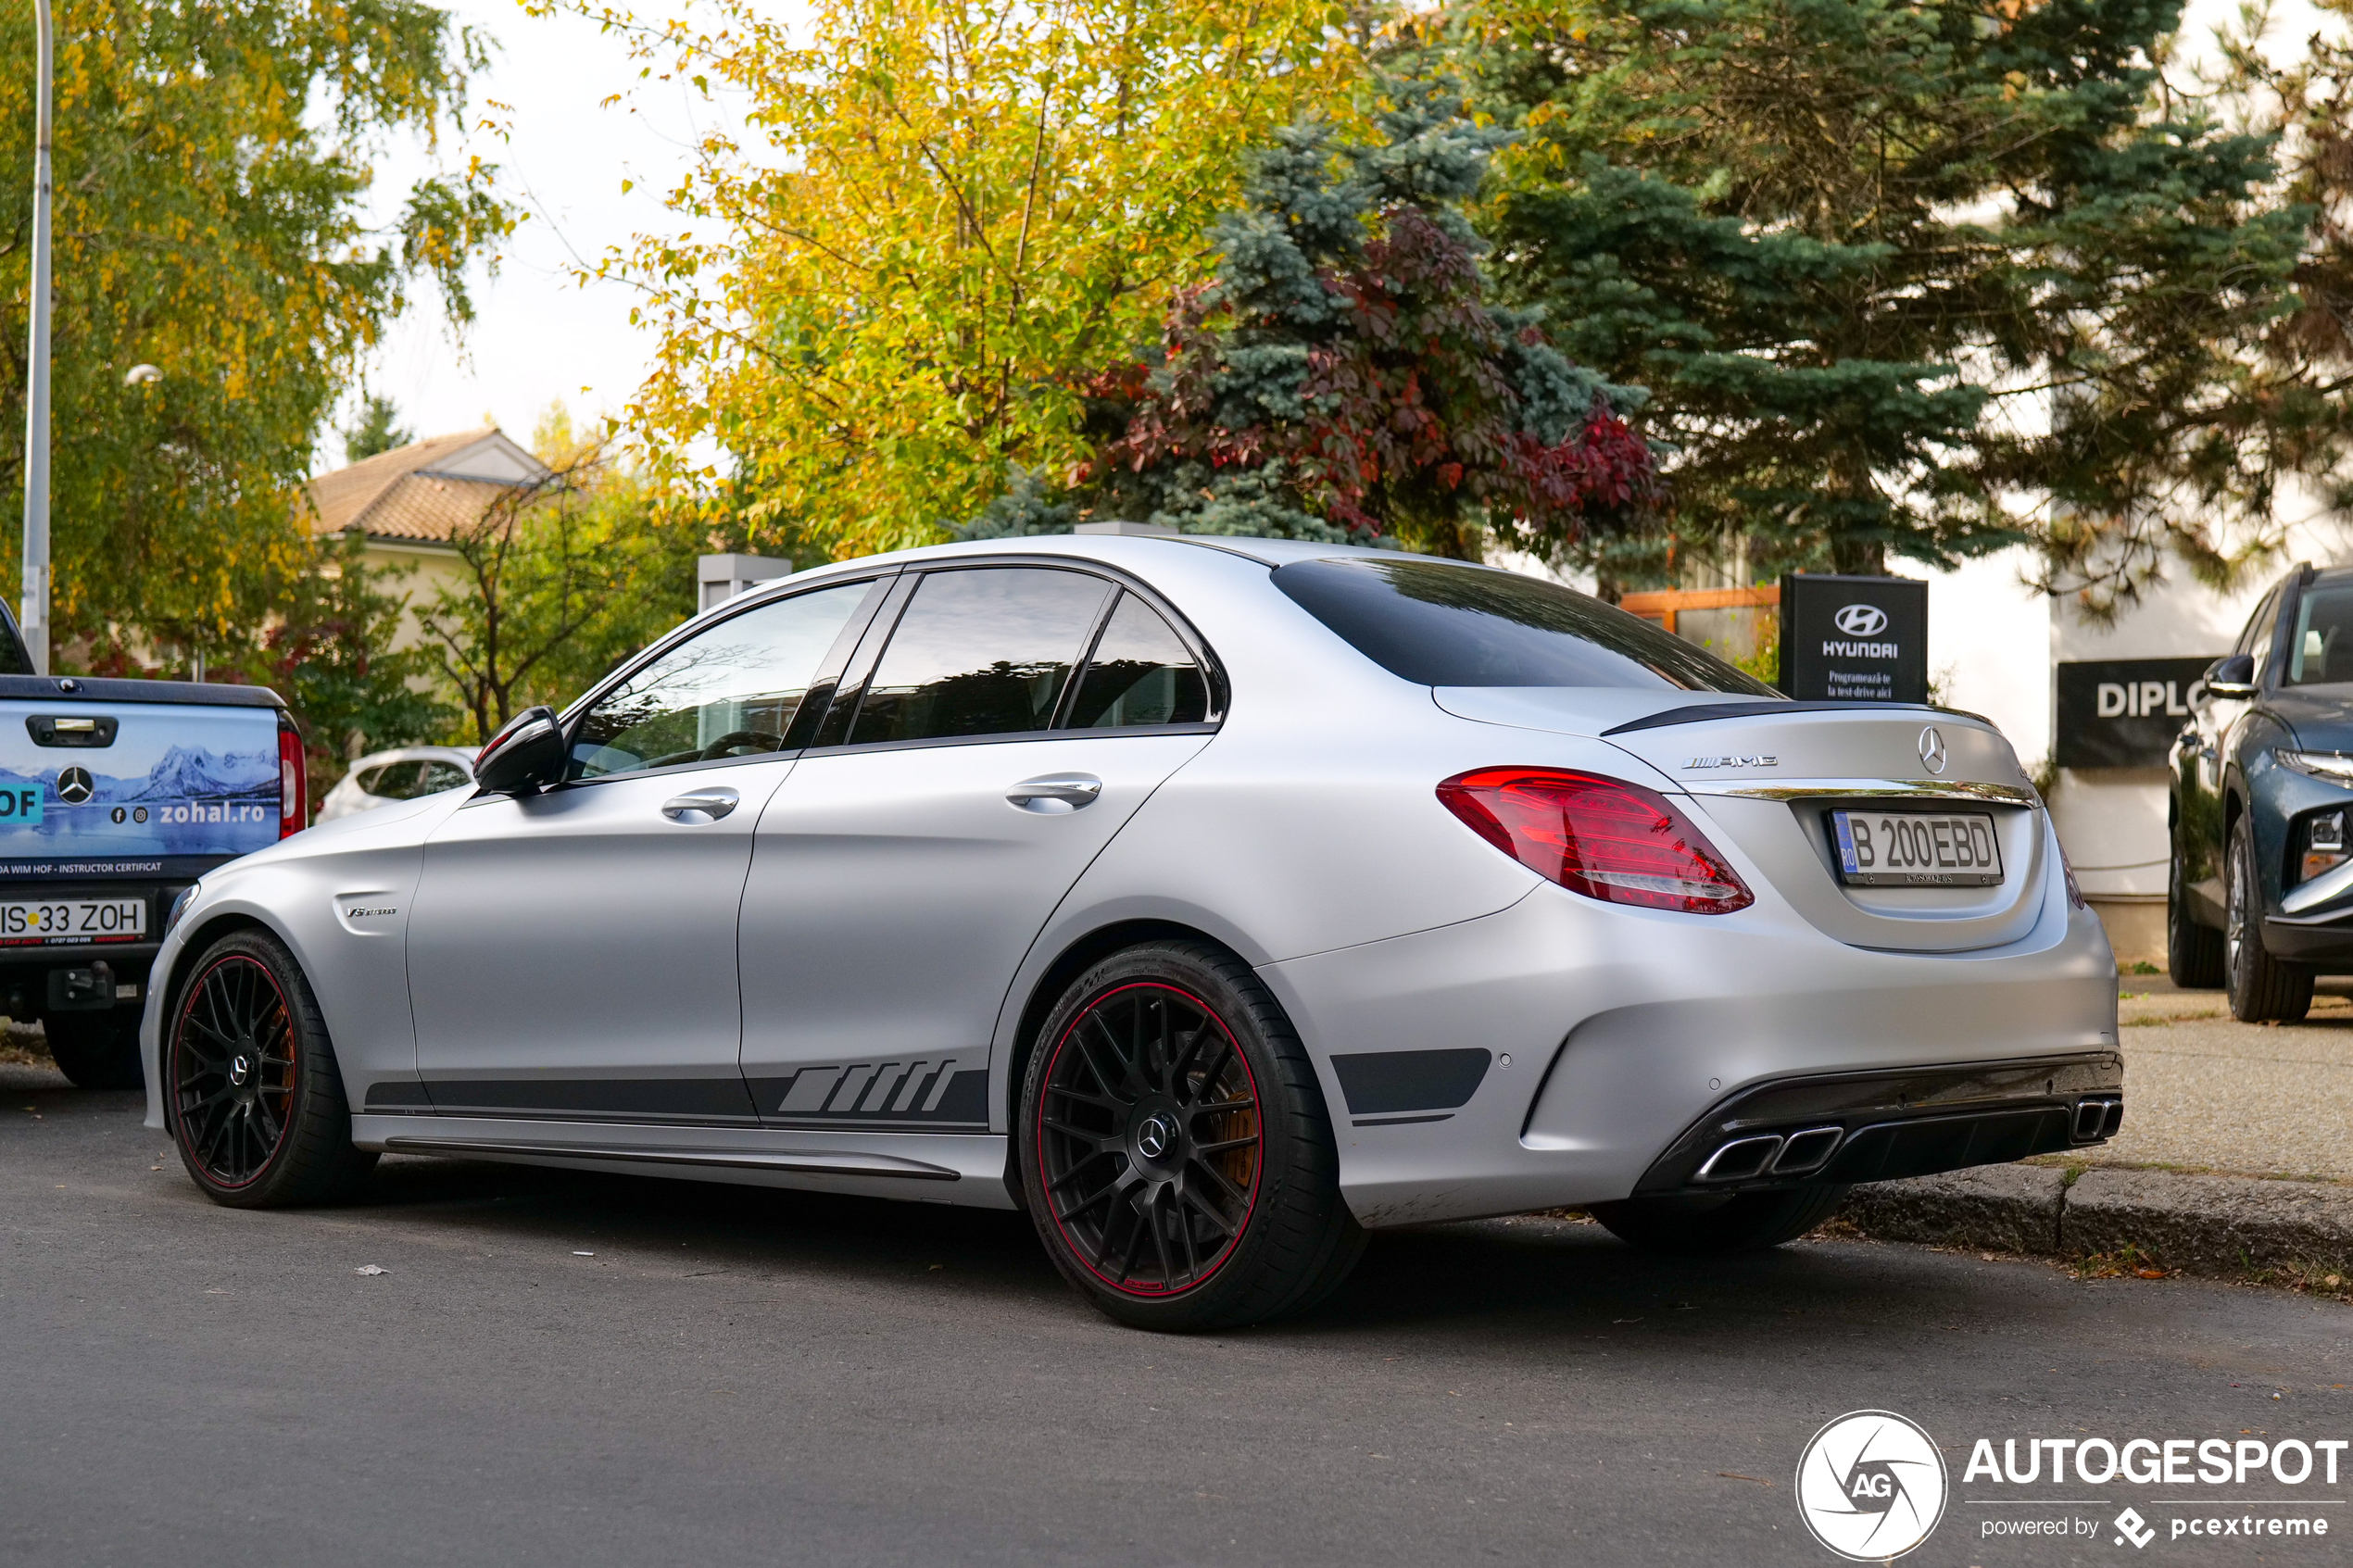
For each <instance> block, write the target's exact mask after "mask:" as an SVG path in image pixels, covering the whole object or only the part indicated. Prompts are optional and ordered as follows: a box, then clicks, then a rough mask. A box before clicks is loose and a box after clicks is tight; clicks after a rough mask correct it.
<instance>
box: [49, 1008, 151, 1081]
mask: <svg viewBox="0 0 2353 1568" xmlns="http://www.w3.org/2000/svg"><path fill="white" fill-rule="evenodd" d="M41 1032H42V1033H43V1034H44V1035H47V1036H48V1037H49V1055H50V1056H51V1057H52V1058H53V1059H55V1060H56V1061H57V1071H58V1072H60V1073H64V1074H65V1075H66V1076H67V1077H68V1078H69V1079H71V1080H72V1082H73V1085H74V1087H76V1088H80V1089H135V1088H139V1087H141V1086H142V1085H145V1083H146V1078H145V1074H143V1073H141V1072H140V1071H139V1015H138V1014H137V1013H135V1012H134V1013H124V1012H121V1011H120V1010H114V1009H109V1010H107V1011H105V1012H60V1013H53V1014H51V1015H50V1016H49V1017H47V1018H44V1019H43V1020H42V1021H41Z"/></svg>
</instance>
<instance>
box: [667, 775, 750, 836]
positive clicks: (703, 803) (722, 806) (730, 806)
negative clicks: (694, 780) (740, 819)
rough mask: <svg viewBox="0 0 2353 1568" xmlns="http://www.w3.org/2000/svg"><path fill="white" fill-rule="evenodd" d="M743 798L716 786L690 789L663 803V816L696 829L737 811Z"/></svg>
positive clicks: (732, 791)
mask: <svg viewBox="0 0 2353 1568" xmlns="http://www.w3.org/2000/svg"><path fill="white" fill-rule="evenodd" d="M742 798H743V797H741V796H739V795H737V794H736V792H735V791H734V790H732V789H727V788H724V786H721V785H717V784H714V785H712V786H711V787H710V788H708V789H690V790H688V791H687V792H686V794H684V795H678V796H673V797H671V798H669V799H668V800H665V801H663V802H662V803H661V814H662V815H663V816H665V817H668V818H669V819H670V820H671V821H672V822H684V823H686V825H687V826H688V827H695V826H698V825H699V824H701V823H703V822H717V821H718V820H719V819H720V818H722V817H724V816H725V815H726V814H727V813H728V812H730V811H732V810H734V809H736V802H737V801H738V800H740V799H742Z"/></svg>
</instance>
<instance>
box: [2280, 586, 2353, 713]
mask: <svg viewBox="0 0 2353 1568" xmlns="http://www.w3.org/2000/svg"><path fill="white" fill-rule="evenodd" d="M2348 682H2353V578H2334V579H2331V578H2325V577H2324V578H2322V579H2321V580H2320V581H2319V582H2316V583H2313V584H2312V585H2311V586H2310V587H2309V588H2307V589H2305V590H2304V594H2303V596H2302V597H2300V598H2298V599H2297V600H2296V632H2295V634H2294V635H2293V636H2291V637H2289V639H2288V644H2287V682H2286V684H2289V685H2291V686H2323V685H2327V686H2334V685H2343V684H2347V683H2348Z"/></svg>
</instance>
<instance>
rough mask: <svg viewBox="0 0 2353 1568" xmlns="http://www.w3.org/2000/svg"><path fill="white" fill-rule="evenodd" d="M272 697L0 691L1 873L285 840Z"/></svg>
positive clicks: (65, 869)
mask: <svg viewBox="0 0 2353 1568" xmlns="http://www.w3.org/2000/svg"><path fill="white" fill-rule="evenodd" d="M278 815H279V776H278V719H277V714H276V713H275V712H274V711H273V710H271V709H266V708H199V707H193V706H186V705H172V706H164V705H153V706H143V705H140V704H137V703H122V704H118V705H114V706H111V707H108V708H106V709H93V708H74V709H69V708H52V707H47V706H44V705H43V704H39V703H31V702H0V876H57V875H67V876H71V875H90V874H96V875H110V874H122V873H126V872H130V873H137V872H170V871H171V870H173V869H174V867H173V866H172V865H171V862H172V861H174V860H177V859H181V858H182V857H188V856H208V857H218V856H222V855H244V854H247V853H249V852H251V851H253V850H256V849H259V848H261V847H264V846H266V845H271V844H274V843H276V842H277V841H278Z"/></svg>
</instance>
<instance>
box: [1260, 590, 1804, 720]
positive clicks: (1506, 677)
mask: <svg viewBox="0 0 2353 1568" xmlns="http://www.w3.org/2000/svg"><path fill="white" fill-rule="evenodd" d="M1275 586H1277V588H1280V589H1281V590H1282V591H1283V592H1284V593H1286V594H1288V595H1290V598H1291V600H1292V602H1294V603H1295V604H1297V605H1298V606H1299V607H1300V608H1302V609H1304V610H1306V611H1307V613H1308V614H1310V615H1313V616H1314V617H1315V619H1316V620H1318V621H1322V622H1323V623H1324V624H1325V625H1327V626H1328V627H1330V628H1331V629H1332V630H1333V631H1334V632H1336V633H1339V634H1340V636H1341V637H1342V638H1344V639H1346V640H1347V642H1348V643H1349V644H1350V646H1353V647H1354V648H1355V649H1356V651H1357V652H1359V653H1361V654H1363V655H1364V656H1365V658H1366V659H1371V660H1372V661H1373V662H1374V663H1376V664H1378V665H1379V666H1380V667H1381V668H1382V669H1384V670H1386V671H1389V672H1390V674H1392V675H1398V676H1402V677H1403V678H1404V679H1405V680H1408V681H1412V682H1414V683H1416V684H1419V685H1425V686H1633V687H1666V688H1670V689H1677V690H1682V691H1698V692H1738V693H1741V694H1742V695H1743V696H1764V697H1772V696H1780V695H1781V694H1780V693H1779V692H1777V691H1775V690H1774V689H1773V688H1772V687H1770V686H1768V685H1767V684H1765V683H1764V682H1762V681H1759V680H1757V679H1755V677H1753V676H1750V675H1746V674H1743V672H1742V671H1739V670H1736V669H1734V668H1733V667H1732V666H1731V665H1730V664H1727V663H1725V662H1724V661H1723V660H1722V659H1718V658H1717V657H1715V656H1714V655H1713V654H1710V653H1707V652H1705V650H1703V649H1701V648H1698V647H1695V646H1692V644H1690V643H1687V642H1685V641H1683V640H1682V639H1681V638H1680V637H1678V636H1675V635H1674V634H1673V633H1668V632H1666V631H1663V630H1661V629H1660V628H1658V627H1656V626H1654V625H1652V624H1651V623H1650V622H1649V621H1642V620H1638V619H1636V618H1635V617H1633V616H1631V615H1629V614H1627V613H1626V612H1625V611H1624V610H1621V609H1617V608H1613V607H1611V606H1609V605H1605V604H1604V603H1602V602H1601V601H1600V600H1599V599H1596V598H1593V597H1591V596H1588V595H1585V594H1580V593H1578V592H1576V591H1575V590H1573V589H1569V588H1564V587H1561V586H1560V585H1558V584H1557V583H1546V582H1543V581H1541V579H1538V578H1534V577H1523V576H1521V575H1519V574H1518V573H1516V572H1510V571H1490V570H1487V569H1484V568H1480V567H1473V566H1458V565H1455V564H1453V563H1452V562H1449V561H1440V560H1430V559H1428V558H1411V557H1402V558H1398V559H1396V560H1365V559H1354V560H1310V561H1294V562H1293V563H1291V564H1290V565H1289V566H1286V567H1282V568H1279V569H1278V570H1277V571H1276V572H1275Z"/></svg>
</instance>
